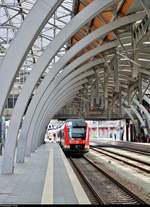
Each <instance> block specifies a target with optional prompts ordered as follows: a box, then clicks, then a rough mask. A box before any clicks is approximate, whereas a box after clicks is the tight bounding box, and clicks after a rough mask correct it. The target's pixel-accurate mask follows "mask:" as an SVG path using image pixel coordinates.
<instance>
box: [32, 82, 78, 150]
mask: <svg viewBox="0 0 150 207" xmlns="http://www.w3.org/2000/svg"><path fill="white" fill-rule="evenodd" d="M78 84H81V83H78ZM71 88H72V90H77V89H76V88H78V87H77V86H76V85H74V86H72V87H71ZM71 88H67V90H66V91H67V94H66V91H64V92H63V94H61V96H57V99H56V100H55V102H54V103H53V107H54V110H53V112H52V114H49V116H48V115H47V116H46V117H47V120H45V119H44V120H43V121H42V120H41V122H40V126H39V136H38V137H36V140H35V141H36V142H34V145H33V149H32V150H33V151H34V150H35V149H36V148H37V147H38V142H39V140H40V138H41V134H42V133H43V132H44V131H43V129H44V128H43V127H44V126H47V124H48V120H50V116H51V117H53V116H54V115H55V114H56V113H57V111H58V110H59V109H60V108H61V107H63V105H64V100H65V99H67V98H68V97H70V96H72V93H71V94H70V92H69V91H70V89H71ZM57 106H58V107H57Z"/></svg>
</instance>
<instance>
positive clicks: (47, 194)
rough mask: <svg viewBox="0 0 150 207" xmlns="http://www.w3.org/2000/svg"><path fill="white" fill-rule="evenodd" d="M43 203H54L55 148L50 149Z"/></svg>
mask: <svg viewBox="0 0 150 207" xmlns="http://www.w3.org/2000/svg"><path fill="white" fill-rule="evenodd" d="M41 204H53V148H51V149H50V153H49V161H48V167H47V171H46V177H45V183H44V188H43V193H42V200H41Z"/></svg>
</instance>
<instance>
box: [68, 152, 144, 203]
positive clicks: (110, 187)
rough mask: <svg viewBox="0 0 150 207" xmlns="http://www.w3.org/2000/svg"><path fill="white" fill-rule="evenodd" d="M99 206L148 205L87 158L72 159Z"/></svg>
mask: <svg viewBox="0 0 150 207" xmlns="http://www.w3.org/2000/svg"><path fill="white" fill-rule="evenodd" d="M70 160H71V162H72V163H73V165H74V167H75V168H76V169H77V171H78V173H79V174H80V176H81V177H82V179H83V180H84V182H85V183H86V185H88V187H89V188H90V190H91V192H92V193H93V195H94V197H95V198H96V200H97V204H106V205H107V204H131V205H134V204H147V203H146V202H145V201H144V200H142V199H141V198H140V197H139V196H137V195H135V194H134V193H133V192H131V191H130V190H129V189H127V188H126V187H125V186H123V185H122V184H121V183H120V182H118V181H117V180H116V179H114V178H113V177H111V176H110V175H109V174H108V173H107V172H106V171H105V170H104V169H102V168H101V167H100V166H98V165H97V164H95V163H94V161H92V160H91V159H89V158H87V157H85V156H84V157H82V158H80V159H76V158H70Z"/></svg>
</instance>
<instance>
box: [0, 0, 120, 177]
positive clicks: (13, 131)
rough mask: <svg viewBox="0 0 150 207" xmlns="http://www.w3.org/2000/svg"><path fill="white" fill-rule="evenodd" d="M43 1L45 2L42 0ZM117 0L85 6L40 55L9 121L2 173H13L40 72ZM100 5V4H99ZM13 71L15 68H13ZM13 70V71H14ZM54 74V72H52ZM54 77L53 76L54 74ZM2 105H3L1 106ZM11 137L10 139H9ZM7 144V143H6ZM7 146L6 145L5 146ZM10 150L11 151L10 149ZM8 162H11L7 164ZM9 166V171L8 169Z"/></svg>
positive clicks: (97, 0)
mask: <svg viewBox="0 0 150 207" xmlns="http://www.w3.org/2000/svg"><path fill="white" fill-rule="evenodd" d="M44 1H45V0H44ZM117 1H118V0H111V1H110V0H105V1H104V0H101V2H100V1H99V0H95V1H94V2H93V3H91V4H90V5H89V6H87V7H86V8H85V9H84V10H83V11H82V12H80V13H79V14H78V15H76V17H75V18H73V19H72V21H71V22H72V24H68V25H67V26H66V28H67V29H65V30H63V31H64V32H63V31H62V32H61V34H60V35H59V34H58V35H57V36H56V39H55V41H52V43H51V44H50V45H49V47H48V48H47V50H46V51H45V52H44V53H43V54H42V57H41V58H40V60H39V61H38V62H37V64H36V66H35V67H34V70H33V72H32V73H31V74H30V76H29V77H28V81H27V82H26V83H25V87H23V90H22V91H21V94H20V96H19V97H18V100H17V102H16V105H15V108H14V110H13V114H12V117H11V121H10V126H9V130H8V137H9V142H10V140H11V144H10V146H9V147H7V148H9V149H8V150H7V149H5V151H4V157H3V160H4V161H3V164H2V173H3V174H5V173H12V172H13V164H12V163H13V160H14V152H15V142H16V140H14V139H16V138H17V134H18V130H19V126H20V122H21V119H22V116H23V113H24V111H25V108H26V106H27V103H28V100H29V98H30V96H31V94H32V92H33V90H34V87H35V85H36V83H37V81H38V80H39V78H40V76H41V74H42V72H43V71H44V70H45V69H46V67H47V66H48V65H49V63H50V61H51V60H52V58H53V57H54V55H55V54H56V52H57V51H58V50H59V49H60V47H61V46H62V45H63V44H64V43H65V42H66V41H67V40H68V39H69V38H70V37H71V36H72V35H73V34H74V33H75V32H76V31H77V30H78V29H80V28H81V27H82V26H83V25H84V24H85V23H87V22H88V21H89V20H90V19H92V18H93V17H94V16H96V15H97V14H98V13H100V12H101V11H103V10H104V9H106V8H107V7H109V6H111V5H112V4H114V3H115V2H117ZM100 3H101V4H100ZM79 22H80V24H79ZM14 70H15V68H14ZM14 70H13V71H14ZM53 72H54V70H53ZM54 75H55V74H54ZM6 93H8V91H7V92H5V93H4V96H7V94H6ZM3 105H4V104H3ZM11 137H12V138H11ZM7 144H8V143H7ZM6 146H8V145H6ZM10 148H11V149H10ZM9 151H10V153H12V155H11V159H10V158H9V154H10V153H9ZM9 162H11V163H10V164H9ZM9 166H10V170H9V169H8V168H9Z"/></svg>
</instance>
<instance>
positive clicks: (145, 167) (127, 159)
mask: <svg viewBox="0 0 150 207" xmlns="http://www.w3.org/2000/svg"><path fill="white" fill-rule="evenodd" d="M91 150H93V151H96V152H98V153H101V154H103V155H106V156H108V157H110V158H112V159H115V160H117V161H120V162H123V163H124V164H126V165H128V166H132V167H134V168H136V169H138V170H141V171H142V172H144V173H148V174H149V173H150V163H149V162H146V161H144V160H140V159H136V158H134V157H131V156H127V155H124V154H123V153H122V154H120V153H118V152H114V151H113V152H112V151H109V150H107V149H99V148H98V149H96V148H92V149H91ZM136 153H137V152H136Z"/></svg>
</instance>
